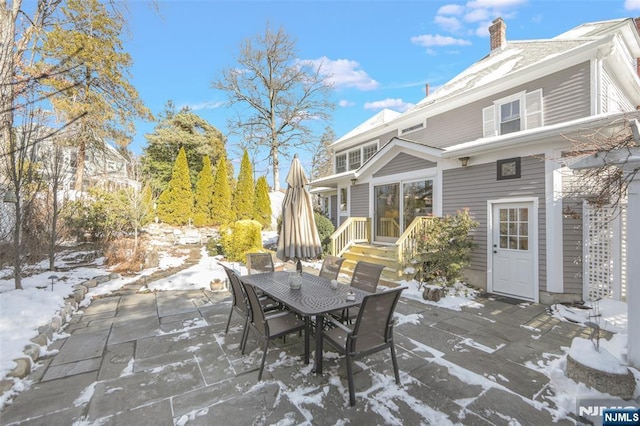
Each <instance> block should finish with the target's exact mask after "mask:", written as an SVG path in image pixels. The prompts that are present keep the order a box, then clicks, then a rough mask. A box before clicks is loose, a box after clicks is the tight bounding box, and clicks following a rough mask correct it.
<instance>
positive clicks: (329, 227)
mask: <svg viewBox="0 0 640 426" xmlns="http://www.w3.org/2000/svg"><path fill="white" fill-rule="evenodd" d="M313 217H314V218H315V220H316V228H317V229H318V236H319V237H320V243H321V244H322V253H323V254H325V255H327V254H331V234H333V231H335V230H336V227H335V226H333V222H331V220H330V219H329V218H328V217H326V216H325V215H323V214H322V213H319V212H313Z"/></svg>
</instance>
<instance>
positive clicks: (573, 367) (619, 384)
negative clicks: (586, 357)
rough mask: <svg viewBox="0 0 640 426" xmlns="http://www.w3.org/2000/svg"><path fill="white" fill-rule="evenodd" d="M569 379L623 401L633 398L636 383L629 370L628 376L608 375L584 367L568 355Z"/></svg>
mask: <svg viewBox="0 0 640 426" xmlns="http://www.w3.org/2000/svg"><path fill="white" fill-rule="evenodd" d="M567 377H569V378H570V379H572V380H574V381H576V382H579V383H584V384H585V385H587V386H589V387H592V388H594V389H596V390H599V391H600V392H603V393H608V394H611V395H613V396H617V397H620V398H622V399H626V400H629V399H631V398H633V394H634V392H635V389H636V381H635V377H634V376H633V373H632V372H631V371H630V370H629V369H627V373H626V374H615V373H608V372H606V371H600V370H596V369H594V368H591V367H589V366H586V365H583V364H581V363H579V362H578V361H576V360H575V359H573V358H572V357H571V356H569V355H567Z"/></svg>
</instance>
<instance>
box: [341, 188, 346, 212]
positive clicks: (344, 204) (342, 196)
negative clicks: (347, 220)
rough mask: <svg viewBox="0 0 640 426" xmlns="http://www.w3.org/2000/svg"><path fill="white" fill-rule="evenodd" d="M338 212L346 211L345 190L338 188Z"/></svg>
mask: <svg viewBox="0 0 640 426" xmlns="http://www.w3.org/2000/svg"><path fill="white" fill-rule="evenodd" d="M340 211H341V212H346V211H347V188H340Z"/></svg>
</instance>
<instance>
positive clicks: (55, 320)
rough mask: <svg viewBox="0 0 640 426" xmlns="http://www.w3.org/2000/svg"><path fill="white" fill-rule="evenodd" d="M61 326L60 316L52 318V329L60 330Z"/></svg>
mask: <svg viewBox="0 0 640 426" xmlns="http://www.w3.org/2000/svg"><path fill="white" fill-rule="evenodd" d="M60 327H62V318H60V317H59V316H55V317H53V318H51V329H52V330H53V331H54V332H55V331H58V330H60Z"/></svg>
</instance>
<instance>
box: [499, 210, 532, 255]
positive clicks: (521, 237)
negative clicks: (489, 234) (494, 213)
mask: <svg viewBox="0 0 640 426" xmlns="http://www.w3.org/2000/svg"><path fill="white" fill-rule="evenodd" d="M500 248H501V249H506V250H522V251H527V250H529V209H525V208H523V209H500Z"/></svg>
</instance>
